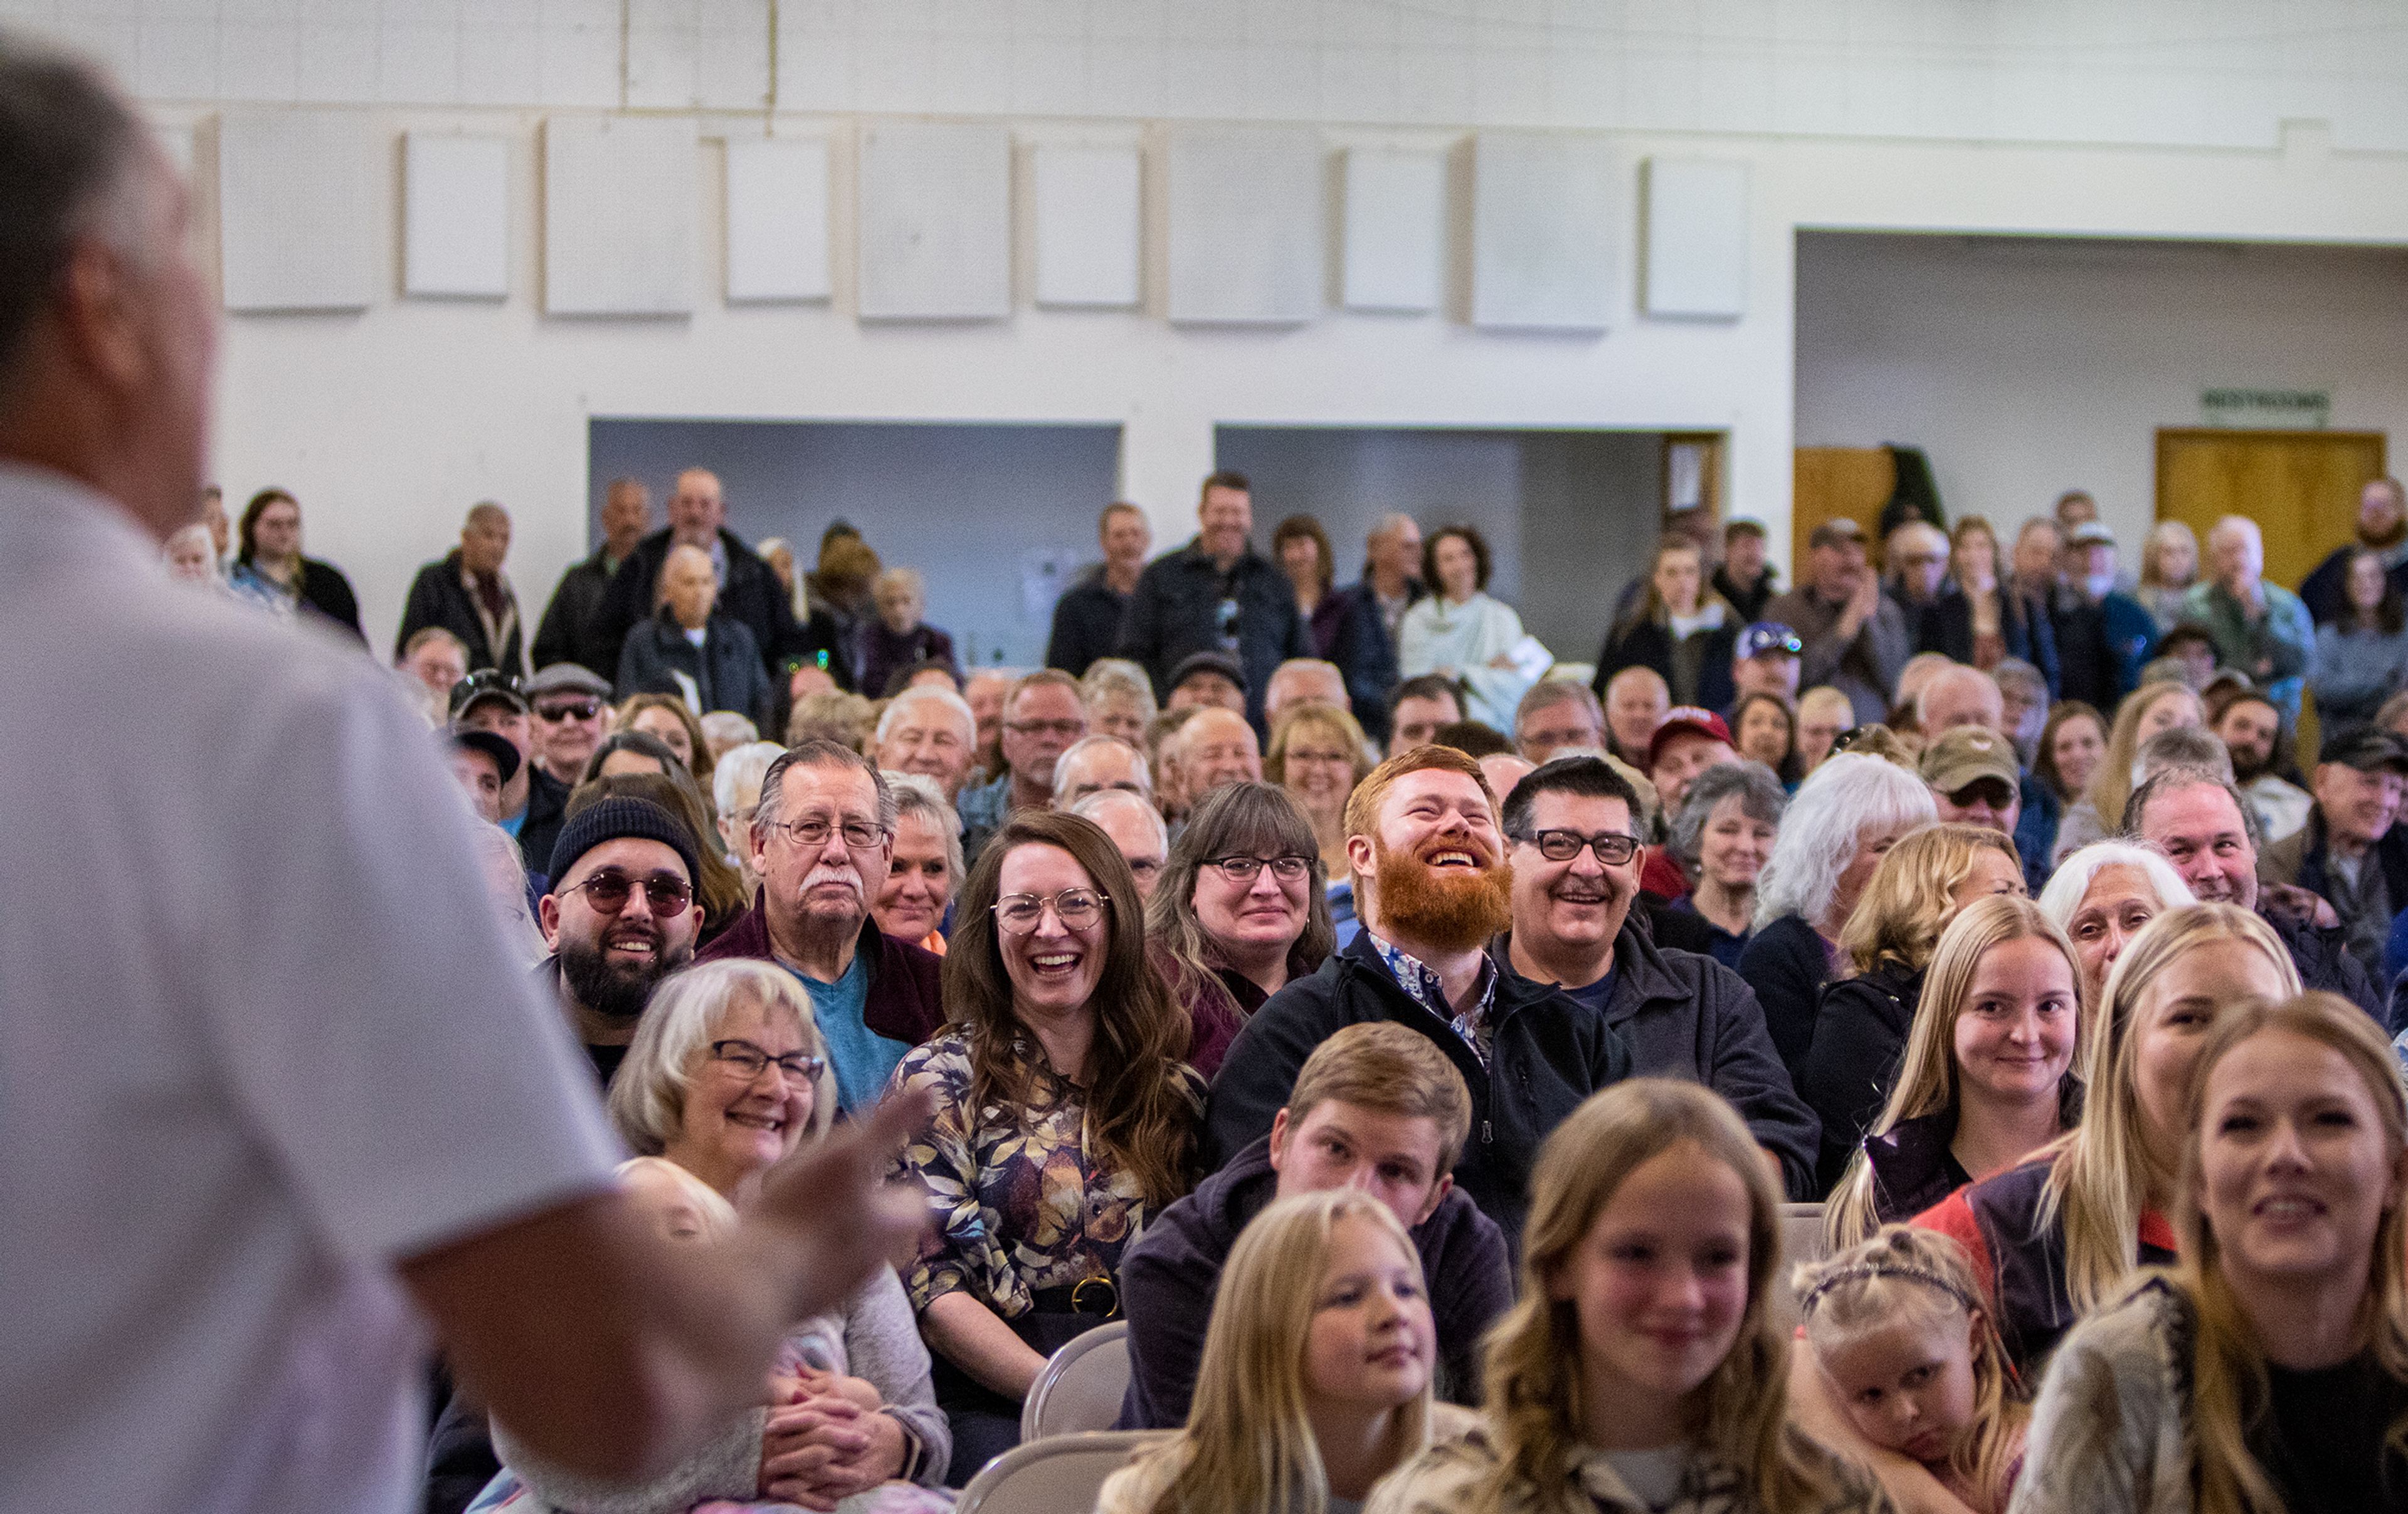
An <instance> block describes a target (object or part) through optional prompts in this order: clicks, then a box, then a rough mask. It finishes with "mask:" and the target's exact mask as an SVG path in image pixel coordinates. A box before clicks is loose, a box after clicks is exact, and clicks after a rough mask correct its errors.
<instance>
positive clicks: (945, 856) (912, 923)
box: [869, 773, 965, 957]
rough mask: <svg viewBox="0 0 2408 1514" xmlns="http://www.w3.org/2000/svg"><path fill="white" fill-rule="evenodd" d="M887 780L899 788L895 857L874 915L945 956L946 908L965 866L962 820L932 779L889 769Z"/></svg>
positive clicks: (885, 927) (888, 930)
mask: <svg viewBox="0 0 2408 1514" xmlns="http://www.w3.org/2000/svg"><path fill="white" fill-rule="evenodd" d="M886 783H887V787H889V788H890V789H892V790H893V791H894V793H895V860H894V862H893V863H892V864H889V865H888V867H887V869H886V883H885V886H884V887H883V888H881V889H880V890H879V891H878V898H877V900H876V901H875V902H874V903H872V904H871V905H870V907H869V915H870V918H871V919H872V920H875V921H878V929H879V931H880V933H881V934H882V935H884V936H887V937H888V938H889V939H891V940H896V941H910V942H912V943H914V944H915V945H917V946H919V947H921V948H922V949H923V950H927V951H932V952H934V953H936V954H937V955H938V956H939V957H941V956H943V955H944V954H945V936H944V932H943V929H942V927H943V925H944V922H945V908H946V907H947V906H949V905H951V904H952V903H953V891H954V890H956V889H958V888H960V887H961V883H962V874H963V872H964V871H965V869H964V867H963V864H962V822H961V821H958V820H956V819H955V818H954V817H953V806H951V805H949V804H947V803H945V799H944V795H942V794H940V793H938V792H937V785H936V783H935V782H934V781H933V780H932V779H929V778H924V777H922V776H920V775H919V774H916V773H889V774H887V775H886Z"/></svg>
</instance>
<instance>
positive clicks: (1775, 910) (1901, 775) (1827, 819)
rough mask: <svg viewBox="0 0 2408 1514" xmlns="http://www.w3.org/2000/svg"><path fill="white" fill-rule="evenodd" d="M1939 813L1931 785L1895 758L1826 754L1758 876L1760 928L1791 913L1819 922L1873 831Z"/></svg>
mask: <svg viewBox="0 0 2408 1514" xmlns="http://www.w3.org/2000/svg"><path fill="white" fill-rule="evenodd" d="M1939 819H1940V809H1939V807H1938V806H1937V805H1935V804H1933V803H1932V800H1931V790H1930V789H1929V788H1928V787H1927V786H1926V785H1925V783H1924V781H1923V779H1922V778H1918V777H1916V776H1915V775H1914V774H1913V773H1910V772H1908V771H1907V770H1906V769H1905V768H1903V767H1900V766H1899V765H1898V764H1896V763H1893V762H1890V761H1889V760H1888V759H1886V758H1882V757H1869V756H1866V755H1865V754H1863V753H1862V752H1854V751H1843V752H1841V753H1840V754H1839V755H1838V756H1836V757H1832V758H1828V759H1827V760H1826V761H1825V762H1824V764H1823V765H1822V766H1820V767H1818V768H1816V769H1814V771H1813V775H1812V776H1810V777H1809V778H1807V779H1806V781H1805V782H1804V783H1803V784H1801V785H1799V790H1798V793H1797V795H1796V796H1795V797H1794V798H1793V799H1792V800H1791V801H1790V806H1789V810H1788V813H1787V814H1786V815H1785V817H1784V821H1783V824H1782V827H1781V834H1780V835H1779V836H1775V837H1773V841H1772V855H1771V856H1770V857H1769V858H1767V859H1765V864H1764V871H1763V873H1762V874H1760V875H1759V876H1758V877H1757V878H1756V929H1757V930H1762V929H1764V927H1766V926H1767V925H1770V924H1771V923H1772V922H1773V921H1776V920H1779V919H1780V918H1781V917H1782V916H1784V915H1796V916H1798V917H1799V918H1800V919H1802V920H1804V921H1806V922H1807V923H1808V924H1810V925H1812V924H1814V923H1816V922H1817V921H1820V920H1821V919H1822V918H1823V913H1824V911H1826V910H1828V909H1829V908H1830V907H1831V895H1832V893H1834V892H1835V891H1836V890H1837V889H1838V888H1839V886H1840V875H1841V874H1842V873H1843V872H1846V871H1847V868H1848V863H1849V861H1850V860H1851V859H1853V858H1854V857H1855V856H1856V842H1857V839H1858V838H1859V837H1861V836H1863V835H1864V834H1865V833H1866V832H1867V831H1870V830H1874V829H1877V828H1882V827H1896V826H1914V825H1929V824H1932V823H1933V822H1935V821H1938V820H1939Z"/></svg>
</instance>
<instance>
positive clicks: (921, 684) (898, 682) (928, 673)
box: [879, 661, 962, 699]
mask: <svg viewBox="0 0 2408 1514" xmlns="http://www.w3.org/2000/svg"><path fill="white" fill-rule="evenodd" d="M924 688H925V689H942V690H945V691H946V692H947V693H961V692H962V680H961V676H960V675H959V674H957V673H955V672H954V671H953V668H952V667H951V666H949V665H947V664H944V663H939V662H925V661H924V662H918V663H906V664H903V665H902V666H901V667H898V668H896V670H895V671H894V672H893V673H891V674H888V675H887V678H886V687H885V688H884V689H882V690H880V691H879V695H880V697H881V698H884V699H892V698H894V697H895V696H896V694H899V693H902V692H903V691H904V690H906V689H924Z"/></svg>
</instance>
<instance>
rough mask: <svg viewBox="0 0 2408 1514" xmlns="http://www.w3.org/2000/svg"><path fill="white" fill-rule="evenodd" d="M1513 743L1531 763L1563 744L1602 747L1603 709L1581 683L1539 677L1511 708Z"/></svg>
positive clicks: (1551, 753)
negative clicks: (1538, 680)
mask: <svg viewBox="0 0 2408 1514" xmlns="http://www.w3.org/2000/svg"><path fill="white" fill-rule="evenodd" d="M1513 745H1514V746H1515V747H1516V748H1517V749H1519V750H1520V751H1521V753H1522V755H1523V756H1524V757H1525V758H1527V760H1528V761H1529V762H1531V763H1532V764H1541V763H1544V762H1546V761H1547V760H1548V759H1549V758H1551V757H1553V756H1554V755H1555V753H1556V752H1557V751H1560V750H1563V749H1565V748H1567V747H1582V748H1588V749H1593V750H1604V747H1605V711H1604V709H1603V708H1602V707H1600V706H1599V705H1598V702H1597V695H1595V694H1593V693H1590V692H1589V691H1588V688H1587V686H1586V685H1585V684H1579V683H1567V682H1564V681H1563V680H1561V679H1557V678H1549V679H1545V680H1542V681H1541V682H1539V683H1536V684H1533V685H1532V686H1531V688H1530V692H1529V693H1526V694H1524V695H1523V696H1522V703H1521V706H1520V707H1518V708H1516V709H1515V710H1514V711H1513Z"/></svg>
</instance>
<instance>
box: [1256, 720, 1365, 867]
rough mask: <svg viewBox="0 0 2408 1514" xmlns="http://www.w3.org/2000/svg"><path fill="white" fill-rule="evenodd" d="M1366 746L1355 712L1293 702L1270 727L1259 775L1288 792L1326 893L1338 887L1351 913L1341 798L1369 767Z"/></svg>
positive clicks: (1344, 804) (1349, 792) (1345, 797)
mask: <svg viewBox="0 0 2408 1514" xmlns="http://www.w3.org/2000/svg"><path fill="white" fill-rule="evenodd" d="M1369 750H1370V749H1369V744H1368V743H1367V742H1366V741H1365V740H1364V738H1363V727H1362V726H1360V725H1358V724H1356V723H1355V717H1354V716H1352V715H1350V714H1348V713H1347V712H1346V711H1344V710H1342V709H1340V708H1339V707H1336V706H1334V705H1298V706H1297V707H1295V708H1294V709H1291V710H1289V711H1288V712H1287V714H1286V716H1285V717H1284V718H1283V719H1282V720H1281V721H1279V722H1278V723H1277V724H1276V725H1274V726H1272V727H1271V746H1270V751H1269V755H1267V756H1266V757H1264V759H1263V780H1264V781H1265V782H1267V783H1272V784H1276V785H1278V786H1279V787H1280V788H1282V789H1284V790H1285V791H1287V796H1288V797H1289V798H1290V799H1293V800H1295V801H1296V807H1297V809H1299V810H1301V811H1303V812H1304V818H1305V819H1306V820H1308V821H1312V839H1313V845H1314V847H1315V849H1316V850H1318V851H1319V852H1320V854H1321V869H1322V873H1323V876H1324V877H1326V878H1328V879H1329V893H1330V895H1331V898H1332V899H1333V901H1334V900H1335V898H1336V896H1337V895H1338V893H1340V891H1341V890H1343V891H1344V892H1345V894H1346V899H1347V909H1348V912H1349V913H1350V914H1351V913H1352V912H1353V909H1354V899H1355V893H1354V887H1353V885H1352V884H1350V883H1348V882H1347V881H1346V800H1347V796H1348V795H1350V794H1352V793H1354V792H1355V785H1356V784H1357V783H1360V782H1362V781H1363V779H1364V778H1365V777H1366V776H1367V775H1369V773H1370V771H1371V763H1370V757H1369Z"/></svg>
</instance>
